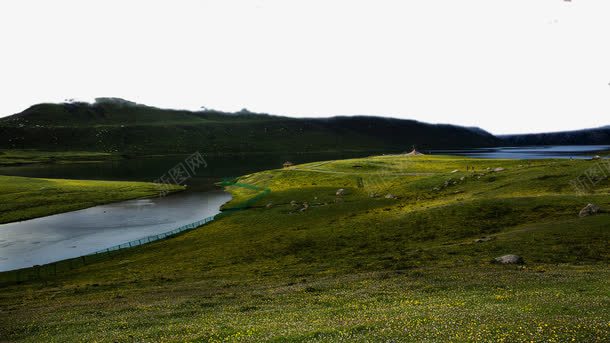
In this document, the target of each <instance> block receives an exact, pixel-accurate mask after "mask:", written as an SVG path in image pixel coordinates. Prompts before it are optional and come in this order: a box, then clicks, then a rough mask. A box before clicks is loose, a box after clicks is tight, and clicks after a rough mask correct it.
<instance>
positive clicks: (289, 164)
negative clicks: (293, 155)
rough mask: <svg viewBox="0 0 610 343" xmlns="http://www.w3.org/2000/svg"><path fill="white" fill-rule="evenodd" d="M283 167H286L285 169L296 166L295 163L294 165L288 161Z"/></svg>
mask: <svg viewBox="0 0 610 343" xmlns="http://www.w3.org/2000/svg"><path fill="white" fill-rule="evenodd" d="M283 166H284V168H288V167H292V166H294V163H292V162H290V161H286V162H284V164H283Z"/></svg>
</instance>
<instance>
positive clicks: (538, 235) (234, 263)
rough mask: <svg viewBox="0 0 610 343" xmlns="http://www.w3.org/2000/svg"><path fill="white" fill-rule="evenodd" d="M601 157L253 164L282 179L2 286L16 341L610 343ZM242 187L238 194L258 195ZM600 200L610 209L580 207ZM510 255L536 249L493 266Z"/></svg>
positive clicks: (8, 328) (609, 218)
mask: <svg viewBox="0 0 610 343" xmlns="http://www.w3.org/2000/svg"><path fill="white" fill-rule="evenodd" d="M599 163H600V162H595V161H576V160H574V161H572V160H540V161H529V162H528V161H513V160H475V159H467V158H458V157H442V156H434V157H432V156H421V157H404V156H403V157H398V156H381V157H371V158H366V159H353V160H341V161H330V162H318V163H309V164H305V165H297V166H295V167H291V168H287V169H280V170H271V171H265V172H260V173H255V174H251V175H246V176H243V177H241V178H239V180H238V181H239V182H240V183H245V184H251V185H255V186H257V187H258V189H264V188H269V189H270V190H271V193H270V194H269V195H268V196H267V197H265V198H263V199H260V200H259V201H258V202H257V203H255V204H253V205H252V207H250V208H248V209H246V210H241V211H228V212H227V214H226V215H222V216H221V217H220V218H219V219H218V220H216V221H214V222H212V223H211V224H209V225H206V226H205V227H202V228H200V229H198V230H195V231H191V232H188V233H186V234H184V235H180V236H178V237H175V238H172V239H169V240H166V241H159V242H155V243H152V244H149V245H146V246H141V247H138V248H134V249H131V250H125V251H123V252H121V253H119V254H116V255H113V256H111V257H109V258H108V259H105V260H102V261H100V262H96V263H92V264H89V265H86V266H84V267H79V268H76V269H74V270H71V271H66V272H64V273H61V274H60V275H59V276H57V278H54V279H51V280H44V281H40V282H28V283H23V284H19V285H8V286H4V287H3V288H1V289H0V341H2V340H6V341H25V342H39V341H45V342H66V341H87V342H89V341H99V342H114V341H119V342H131V341H134V342H135V341H164V342H185V341H186V342H190V341H193V342H199V341H211V342H224V341H228V342H260V341H276V342H284V341H289V342H312V341H313V342H316V341H324V342H328V341H333V342H334V341H345V342H352V341H360V342H370V341H395V342H399V341H406V342H410V341H431V342H445V341H455V342H473V341H478V342H530V341H544V342H568V341H574V342H603V341H607V339H608V337H610V310H609V309H610V281H609V280H610V270H609V268H608V261H610V259H609V258H610V249H608V243H609V240H610V232H609V227H610V214H609V213H608V212H607V211H608V210H610V196H609V195H610V194H609V193H610V181H609V180H608V179H607V178H606V179H605V180H600V181H598V182H596V183H595V184H594V185H593V186H592V187H591V188H590V189H589V192H587V193H577V192H576V190H575V189H573V188H572V186H571V184H570V182H571V181H573V180H574V179H576V178H577V177H578V176H580V175H582V174H583V173H585V172H586V171H588V170H590V169H591V168H592V167H595V166H602V165H600V164H599ZM473 168H474V170H472V169H473ZM495 168H504V170H501V171H498V172H494V171H493V169H495ZM340 188H343V189H344V190H345V194H344V195H343V196H336V195H335V193H336V192H337V190H338V189H340ZM229 190H230V191H232V192H233V195H234V199H233V200H232V201H231V202H230V203H228V204H226V205H225V208H226V209H231V208H235V207H239V206H240V204H243V203H244V201H246V200H247V199H249V198H251V197H253V196H255V195H256V194H257V192H258V191H257V190H256V189H248V188H243V187H241V188H240V187H229ZM389 195H391V196H389ZM304 202H306V203H307V205H306V206H305V205H303V203H304ZM587 203H595V204H597V205H599V206H600V207H601V208H602V209H604V210H605V211H604V212H603V213H599V214H597V215H594V216H589V217H584V218H580V217H579V216H578V212H579V211H580V209H582V208H583V207H584V206H585V205H586V204H587ZM304 208H305V209H304ZM481 238H484V239H483V240H482V242H476V241H475V240H477V239H481ZM504 254H518V255H520V256H522V257H523V258H524V259H525V262H526V263H525V265H497V264H492V263H490V261H491V260H492V259H493V258H494V257H497V256H500V255H504Z"/></svg>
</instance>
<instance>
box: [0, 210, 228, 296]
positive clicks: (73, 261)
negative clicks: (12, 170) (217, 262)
mask: <svg viewBox="0 0 610 343" xmlns="http://www.w3.org/2000/svg"><path fill="white" fill-rule="evenodd" d="M215 217H216V216H210V217H207V218H204V219H202V220H198V221H196V222H193V223H190V224H186V225H182V226H180V227H178V228H176V229H173V230H171V231H167V232H163V233H160V234H157V235H150V236H147V237H144V238H140V239H135V240H133V241H129V242H126V243H121V244H117V245H114V246H111V247H109V248H106V249H103V250H99V251H96V252H94V253H91V254H87V255H83V256H78V257H74V258H70V259H67V260H61V261H56V262H51V263H48V264H44V265H36V266H33V267H26V268H21V269H16V270H9V271H5V272H0V285H2V284H9V283H15V282H17V283H19V282H24V281H31V280H43V281H46V280H50V279H52V278H54V277H55V276H57V274H58V273H61V272H65V271H68V270H71V269H74V268H78V267H82V266H84V265H87V264H88V263H93V262H97V261H101V260H103V259H104V258H105V257H106V256H110V255H113V254H116V253H118V252H120V251H121V250H124V249H129V248H133V247H137V246H139V245H143V244H147V243H151V242H154V241H158V240H162V239H166V238H169V237H172V236H175V235H177V234H179V233H182V232H185V231H189V230H193V229H195V228H197V227H200V226H202V225H204V224H207V223H209V222H211V221H212V220H214V218H215Z"/></svg>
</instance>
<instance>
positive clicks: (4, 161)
mask: <svg viewBox="0 0 610 343" xmlns="http://www.w3.org/2000/svg"><path fill="white" fill-rule="evenodd" d="M113 158H119V156H118V155H113V154H110V153H104V152H91V151H39V150H18V149H4V150H0V166H13V165H20V164H32V163H65V162H93V161H104V160H108V159H113Z"/></svg>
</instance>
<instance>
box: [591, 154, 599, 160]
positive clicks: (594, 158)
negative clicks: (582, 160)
mask: <svg viewBox="0 0 610 343" xmlns="http://www.w3.org/2000/svg"><path fill="white" fill-rule="evenodd" d="M591 159H592V160H594V161H595V160H601V159H602V157H601V156H599V155H595V156H593V157H591Z"/></svg>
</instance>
